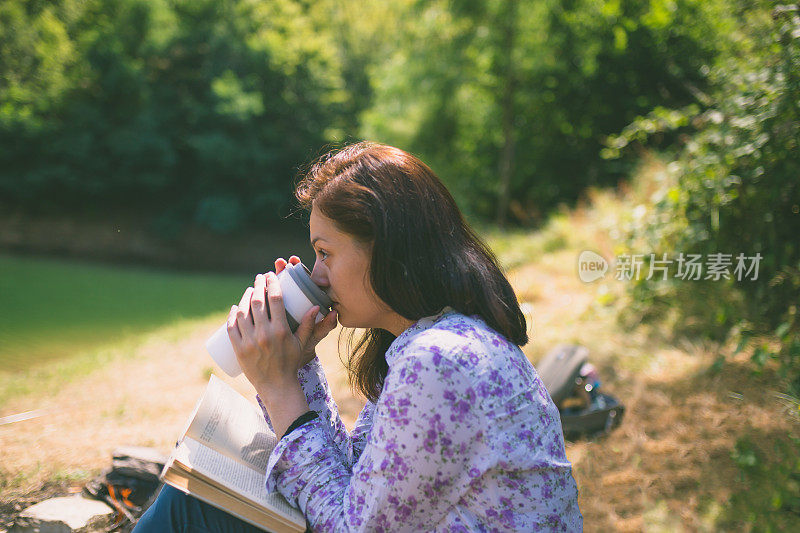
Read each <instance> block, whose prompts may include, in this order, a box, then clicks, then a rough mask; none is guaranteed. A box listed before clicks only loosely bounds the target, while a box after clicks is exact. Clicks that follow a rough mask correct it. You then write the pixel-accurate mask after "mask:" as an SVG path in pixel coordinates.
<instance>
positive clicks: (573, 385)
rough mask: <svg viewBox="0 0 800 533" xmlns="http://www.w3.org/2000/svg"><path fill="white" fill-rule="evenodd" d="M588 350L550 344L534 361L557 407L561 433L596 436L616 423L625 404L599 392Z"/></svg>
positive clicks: (573, 436)
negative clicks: (539, 359)
mask: <svg viewBox="0 0 800 533" xmlns="http://www.w3.org/2000/svg"><path fill="white" fill-rule="evenodd" d="M588 359H589V350H588V349H586V348H585V347H583V346H578V345H574V344H562V345H559V346H556V347H555V348H553V349H552V350H551V351H550V352H548V353H547V355H545V356H544V358H543V359H542V360H541V361H540V362H539V364H538V365H536V371H537V373H538V374H539V377H540V378H541V379H542V382H543V383H544V386H545V388H546V389H547V392H548V393H550V397H551V398H552V399H553V403H555V404H556V407H558V411H559V414H560V415H561V427H562V429H563V430H564V437H565V438H568V439H574V438H576V437H581V436H597V435H601V434H604V433H607V432H608V431H610V430H611V429H613V428H615V427H617V426H618V425H619V424H620V422H621V421H622V415H623V413H624V412H625V406H624V405H622V404H621V403H620V402H619V401H618V400H617V399H616V398H614V397H613V396H611V395H609V394H605V393H603V392H600V390H599V388H600V380H599V377H598V375H597V370H596V369H595V368H594V366H593V365H592V364H591V363H589V362H588Z"/></svg>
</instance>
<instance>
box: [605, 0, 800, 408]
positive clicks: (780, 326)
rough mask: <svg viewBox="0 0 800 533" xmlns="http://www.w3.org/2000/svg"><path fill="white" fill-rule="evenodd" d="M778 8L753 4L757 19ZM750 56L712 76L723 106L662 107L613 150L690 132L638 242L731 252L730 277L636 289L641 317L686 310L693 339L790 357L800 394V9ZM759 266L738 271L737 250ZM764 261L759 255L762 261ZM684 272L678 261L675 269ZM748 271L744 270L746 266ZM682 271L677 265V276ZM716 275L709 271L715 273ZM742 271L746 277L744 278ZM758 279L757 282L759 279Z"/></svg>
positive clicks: (779, 16)
mask: <svg viewBox="0 0 800 533" xmlns="http://www.w3.org/2000/svg"><path fill="white" fill-rule="evenodd" d="M764 13H767V12H766V11H765V10H764V9H763V8H756V9H754V10H753V15H754V17H756V20H759V19H758V18H757V17H758V16H759V15H763V14H764ZM751 39H752V40H751V41H750V42H749V43H748V44H747V46H746V47H744V48H745V50H744V51H745V53H744V54H743V55H741V56H739V57H736V56H734V57H730V58H728V59H727V60H726V61H724V62H721V64H720V65H719V66H717V67H716V68H715V69H714V70H713V71H712V72H711V79H712V80H713V82H714V86H715V89H714V91H713V92H712V93H711V94H712V96H711V98H712V101H713V103H712V105H711V106H710V107H708V108H707V109H705V110H703V111H702V112H700V110H699V109H697V108H694V107H690V108H685V109H682V110H677V111H668V110H663V109H658V110H656V111H654V112H652V113H651V114H650V115H648V116H646V117H641V118H639V119H638V120H637V121H635V122H634V123H633V124H632V125H631V126H629V127H628V128H626V129H625V130H624V131H623V132H622V134H621V135H619V136H617V137H614V138H612V139H609V141H608V145H607V149H606V151H605V155H606V157H614V156H616V155H618V153H619V150H621V149H624V148H626V147H628V146H630V145H631V144H635V143H636V142H637V141H639V140H641V139H644V138H647V137H648V136H649V135H651V134H652V133H654V132H657V131H662V130H670V131H673V132H676V133H677V134H678V135H679V136H682V137H683V139H684V144H683V145H682V146H681V147H680V148H679V150H678V151H677V153H676V156H675V158H674V161H672V162H671V163H670V164H669V165H668V170H669V174H670V179H667V180H665V182H664V185H663V186H662V188H661V189H660V190H659V191H656V193H655V195H654V205H653V208H652V209H651V210H650V211H649V213H648V216H647V217H646V220H645V223H644V224H642V225H641V226H638V227H636V228H635V229H634V230H633V231H631V233H630V234H629V246H630V247H631V248H633V247H636V246H647V247H648V249H649V250H652V251H655V252H658V253H662V252H669V255H670V257H672V258H675V257H677V256H678V255H679V254H680V253H683V254H701V256H702V257H703V258H709V257H711V255H712V254H718V253H722V254H730V256H724V259H725V261H727V262H728V267H729V268H728V274H727V276H726V277H727V278H728V279H725V277H723V278H721V279H719V280H713V279H711V280H706V279H704V280H702V281H686V280H682V279H678V278H676V277H675V276H674V275H673V276H670V277H669V278H668V279H667V280H665V281H663V282H661V281H659V282H652V281H647V280H638V281H637V282H635V283H633V284H632V291H633V296H634V300H635V302H636V307H635V308H634V309H633V312H636V313H642V314H644V315H645V316H662V315H663V313H664V312H665V311H666V310H668V309H669V310H672V312H673V314H674V315H676V325H677V326H678V327H679V328H680V329H682V330H683V332H688V333H692V334H702V335H705V336H709V337H712V338H717V339H722V338H725V336H726V335H730V334H735V335H737V336H738V337H739V340H740V342H739V349H744V348H745V347H746V346H749V347H750V348H751V349H753V362H754V364H755V365H756V366H762V365H764V364H766V363H767V362H768V361H769V360H771V359H775V360H777V362H778V363H779V367H780V371H781V373H782V375H783V376H784V377H785V378H786V379H787V381H788V383H789V389H790V392H791V394H793V395H794V396H795V397H798V396H800V319H798V308H797V306H798V301H800V240H799V239H798V237H797V236H798V235H800V179H798V177H800V16H798V8H797V6H788V7H787V6H782V7H779V8H777V9H775V10H774V11H772V19H770V18H768V17H762V18H761V19H760V23H759V24H756V25H755V29H754V30H753V33H752V36H751ZM739 254H743V256H744V257H745V259H747V260H748V261H746V263H747V264H746V265H745V266H746V267H749V266H751V265H752V264H753V263H757V264H758V273H757V275H756V273H755V272H754V271H751V272H750V273H749V275H744V276H737V275H736V274H737V272H736V271H735V267H736V266H737V256H738V255H739ZM751 258H752V260H751ZM673 269H674V265H673ZM738 273H739V274H741V273H742V272H738ZM673 274H674V272H673ZM705 276H706V273H704V274H703V277H705ZM737 278H742V279H737ZM753 278H754V279H753Z"/></svg>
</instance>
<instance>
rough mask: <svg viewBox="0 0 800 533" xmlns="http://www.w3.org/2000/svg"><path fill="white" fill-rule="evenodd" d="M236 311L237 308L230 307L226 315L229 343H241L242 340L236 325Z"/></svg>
mask: <svg viewBox="0 0 800 533" xmlns="http://www.w3.org/2000/svg"><path fill="white" fill-rule="evenodd" d="M238 310H239V308H238V307H236V306H235V305H232V306H231V310H230V312H229V313H228V338H230V339H231V342H233V341H234V340H236V341H238V342H241V340H242V332H241V331H239V326H237V325H236V313H237V311H238Z"/></svg>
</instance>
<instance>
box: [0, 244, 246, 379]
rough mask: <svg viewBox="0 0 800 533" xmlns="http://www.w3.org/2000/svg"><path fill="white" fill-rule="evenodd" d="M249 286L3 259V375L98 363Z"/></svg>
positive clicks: (226, 279) (222, 279) (220, 307)
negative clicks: (80, 361)
mask: <svg viewBox="0 0 800 533" xmlns="http://www.w3.org/2000/svg"><path fill="white" fill-rule="evenodd" d="M251 283H252V279H250V278H249V277H248V276H231V275H205V274H195V273H191V274H187V273H176V272H161V271H155V270H147V269H142V268H130V267H119V266H99V265H92V264H86V263H81V262H76V261H65V260H53V259H39V258H35V259H34V258H21V257H14V256H4V255H0V372H2V373H4V374H20V373H23V372H30V371H32V370H34V369H36V368H38V367H42V366H49V365H52V364H54V363H55V362H57V361H63V360H65V359H68V358H70V357H73V356H76V355H78V354H81V353H83V354H86V353H88V352H93V353H94V354H93V356H92V357H91V359H92V361H91V362H90V363H91V364H97V363H100V362H102V361H101V360H102V359H103V357H104V355H103V354H104V350H103V349H102V348H103V347H106V346H109V347H110V346H120V345H124V344H126V343H130V342H133V341H135V339H136V338H137V337H139V336H141V335H143V334H146V333H147V332H150V331H154V330H156V329H161V328H163V327H165V326H169V325H173V324H177V323H180V322H182V321H186V320H192V319H197V318H202V317H206V316H208V315H209V314H212V313H220V312H224V311H225V310H227V309H228V307H229V306H230V305H231V304H233V303H236V301H237V300H238V298H239V296H240V294H241V291H242V290H243V288H244V287H246V286H248V285H249V284H251ZM6 385H9V384H6ZM9 386H10V385H9ZM20 386H21V385H20Z"/></svg>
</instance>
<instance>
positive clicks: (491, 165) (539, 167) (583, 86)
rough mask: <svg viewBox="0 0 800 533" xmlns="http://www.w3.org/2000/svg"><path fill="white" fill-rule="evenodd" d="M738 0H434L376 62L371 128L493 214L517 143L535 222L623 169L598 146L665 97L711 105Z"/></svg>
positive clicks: (524, 209)
mask: <svg viewBox="0 0 800 533" xmlns="http://www.w3.org/2000/svg"><path fill="white" fill-rule="evenodd" d="M729 4H730V3H729V2H717V1H715V2H701V1H699V0H679V1H675V2H666V1H661V0H651V1H648V2H640V1H633V0H630V1H625V0H622V1H621V0H614V1H600V2H598V1H594V0H572V1H569V2H564V1H562V0H558V1H555V0H553V1H547V2H531V1H523V2H516V3H515V2H504V1H499V0H495V1H489V2H467V1H459V2H444V1H442V2H427V3H424V7H421V8H419V9H420V11H419V12H418V13H417V12H416V11H414V10H413V9H409V10H408V12H407V13H408V14H407V15H406V16H404V17H400V20H401V21H405V24H403V23H402V22H401V24H399V28H398V30H397V32H396V33H398V34H399V39H400V41H401V43H402V46H401V47H399V48H398V49H397V50H396V51H395V52H394V54H393V55H392V56H390V57H389V58H388V60H387V61H384V62H383V63H382V64H380V65H376V69H375V72H376V75H375V76H374V77H373V79H374V83H375V95H374V99H373V105H372V107H371V108H370V110H369V112H368V113H367V114H366V115H365V116H364V126H363V129H362V131H363V132H364V133H363V134H364V136H365V137H374V138H378V139H381V140H385V141H388V142H390V143H396V144H399V145H400V146H405V147H410V148H411V149H412V150H414V151H415V152H417V153H420V154H422V155H424V158H425V160H426V161H430V162H431V164H432V166H433V168H434V170H436V171H438V172H439V173H440V174H441V175H442V176H443V178H444V179H445V180H446V181H447V183H448V186H449V187H450V188H451V190H453V191H454V192H455V194H456V196H457V197H458V199H459V200H460V203H461V205H462V206H463V207H464V208H465V210H466V211H468V212H469V213H471V214H474V215H477V216H478V217H481V218H487V217H490V216H492V215H493V214H494V210H495V208H496V203H497V201H498V194H499V187H500V186H499V179H498V176H499V175H500V174H501V168H502V166H503V163H504V160H503V154H504V149H505V148H506V147H507V145H508V144H509V143H510V144H511V148H512V152H513V154H512V157H511V166H512V173H511V178H510V196H511V198H513V200H512V202H511V204H512V205H511V215H512V217H513V218H515V219H516V220H517V221H519V222H526V221H527V222H533V221H536V220H537V219H541V218H542V217H543V216H544V215H545V214H546V213H547V212H549V211H550V210H551V209H552V208H554V207H555V206H556V205H557V204H558V203H560V202H569V201H572V200H574V199H576V198H577V197H578V196H579V195H580V194H581V192H582V191H583V190H584V189H585V188H586V187H587V186H591V185H609V184H615V183H616V182H617V181H618V180H619V179H621V178H622V177H623V176H624V175H625V173H626V171H627V170H628V168H629V162H628V161H627V160H623V161H611V162H609V161H604V160H603V159H601V158H600V157H599V152H600V150H601V148H602V141H603V139H604V137H605V136H606V135H609V134H611V133H615V132H618V131H620V130H621V129H622V128H623V127H624V126H625V125H626V124H628V123H630V122H631V121H632V120H633V119H634V118H635V117H636V116H637V115H640V114H643V113H646V112H648V111H649V110H651V109H653V108H654V107H655V106H662V107H682V106H686V105H690V104H693V103H698V102H700V100H699V99H702V95H703V91H704V90H705V89H706V88H707V85H708V76H707V74H708V66H709V65H711V64H713V63H714V62H715V61H716V60H717V57H718V56H719V54H720V53H722V51H724V50H725V49H726V48H727V47H729V46H730V40H731V35H732V25H733V22H732V15H731V14H730V5H729ZM512 5H516V7H512ZM514 10H516V11H514ZM432 50H433V52H432ZM506 114H510V116H511V117H512V119H513V120H512V122H511V124H510V128H508V129H506V127H505V126H506V125H505V124H504V122H503V121H504V116H505V115H506Z"/></svg>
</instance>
